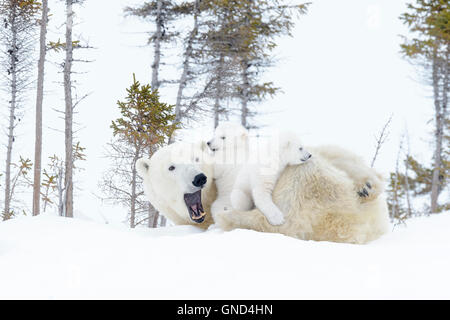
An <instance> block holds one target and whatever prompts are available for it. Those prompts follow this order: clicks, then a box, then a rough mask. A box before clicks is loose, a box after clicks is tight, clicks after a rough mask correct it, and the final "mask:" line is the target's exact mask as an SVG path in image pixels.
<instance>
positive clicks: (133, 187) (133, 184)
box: [130, 147, 140, 228]
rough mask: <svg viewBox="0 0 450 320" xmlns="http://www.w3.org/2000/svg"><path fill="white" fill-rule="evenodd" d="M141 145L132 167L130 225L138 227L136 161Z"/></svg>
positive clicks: (137, 149) (137, 148)
mask: <svg viewBox="0 0 450 320" xmlns="http://www.w3.org/2000/svg"><path fill="white" fill-rule="evenodd" d="M139 154H140V152H139V147H136V152H135V154H134V159H133V164H132V169H131V206H130V227H131V228H135V227H136V198H137V196H136V178H137V171H136V161H138V159H139Z"/></svg>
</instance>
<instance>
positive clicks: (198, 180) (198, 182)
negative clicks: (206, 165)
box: [192, 173, 207, 187]
mask: <svg viewBox="0 0 450 320" xmlns="http://www.w3.org/2000/svg"><path fill="white" fill-rule="evenodd" d="M206 181H207V178H206V176H205V175H204V174H203V173H200V174H198V175H196V176H195V178H194V181H192V184H193V185H194V186H196V187H203V186H204V185H205V184H206Z"/></svg>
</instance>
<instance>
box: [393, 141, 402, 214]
mask: <svg viewBox="0 0 450 320" xmlns="http://www.w3.org/2000/svg"><path fill="white" fill-rule="evenodd" d="M402 148H403V140H402V141H401V142H400V147H399V151H398V155H397V161H396V163H395V183H394V195H393V204H392V218H393V219H400V204H399V199H398V198H399V197H398V186H399V180H400V179H399V176H400V169H399V162H400V154H401V152H402Z"/></svg>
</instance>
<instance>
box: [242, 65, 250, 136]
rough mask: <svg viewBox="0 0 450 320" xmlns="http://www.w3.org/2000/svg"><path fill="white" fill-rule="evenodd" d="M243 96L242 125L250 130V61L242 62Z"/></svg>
mask: <svg viewBox="0 0 450 320" xmlns="http://www.w3.org/2000/svg"><path fill="white" fill-rule="evenodd" d="M241 64H242V96H241V124H242V126H243V127H244V128H248V116H249V112H248V97H249V90H250V80H249V76H248V61H247V59H243V61H242V63H241Z"/></svg>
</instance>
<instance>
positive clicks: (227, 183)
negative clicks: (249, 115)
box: [207, 122, 248, 216]
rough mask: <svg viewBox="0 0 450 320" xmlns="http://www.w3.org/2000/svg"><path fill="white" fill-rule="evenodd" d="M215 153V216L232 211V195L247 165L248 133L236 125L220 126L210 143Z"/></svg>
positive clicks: (213, 205)
mask: <svg viewBox="0 0 450 320" xmlns="http://www.w3.org/2000/svg"><path fill="white" fill-rule="evenodd" d="M207 144H208V146H209V148H210V149H211V150H212V151H213V152H214V179H215V183H216V187H217V199H216V200H215V201H214V203H213V204H212V207H211V213H212V214H213V216H214V215H215V214H216V213H218V212H222V211H226V210H230V209H231V207H232V206H231V201H230V194H231V191H232V189H233V185H234V182H235V180H236V176H237V174H238V173H239V171H240V167H241V166H242V165H243V164H245V163H247V158H248V132H247V130H246V129H245V128H244V127H243V126H241V125H239V124H234V123H229V122H225V123H222V124H220V125H219V126H218V127H217V128H216V130H215V132H214V137H213V139H211V140H210V141H208V143H207Z"/></svg>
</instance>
